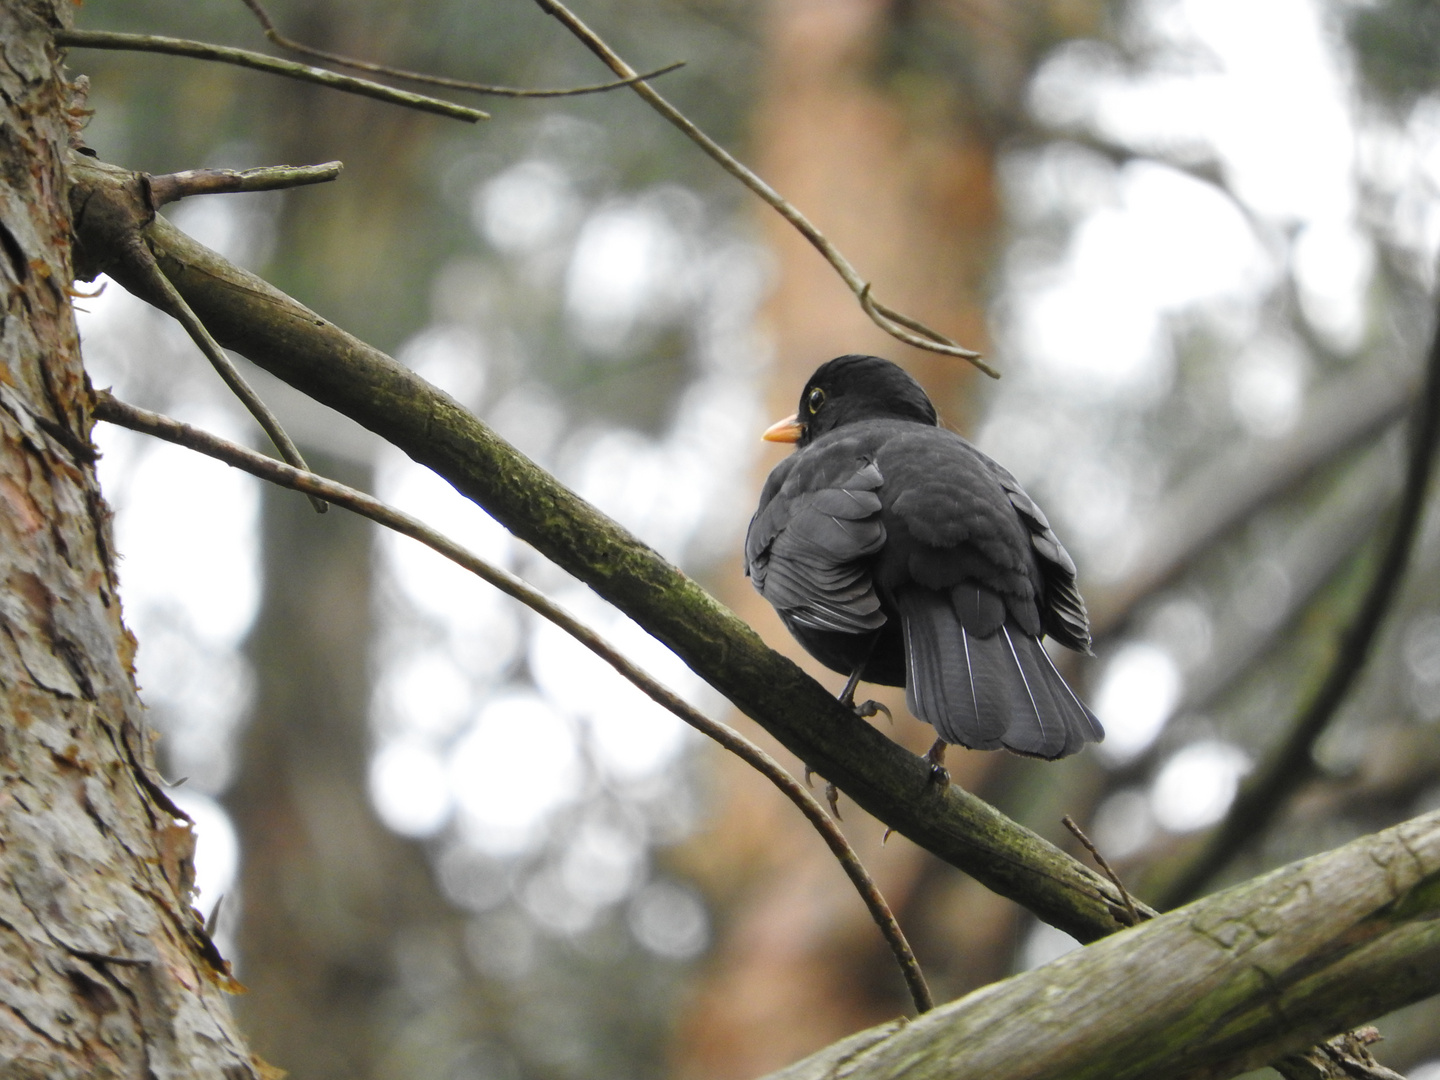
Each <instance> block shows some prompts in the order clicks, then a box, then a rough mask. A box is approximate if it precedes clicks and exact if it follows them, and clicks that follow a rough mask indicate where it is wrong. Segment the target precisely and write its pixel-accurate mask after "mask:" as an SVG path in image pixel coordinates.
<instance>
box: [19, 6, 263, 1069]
mask: <svg viewBox="0 0 1440 1080" xmlns="http://www.w3.org/2000/svg"><path fill="white" fill-rule="evenodd" d="M72 10H73V6H72V4H71V3H70V2H69V0H3V2H0V41H3V42H4V43H5V49H4V62H3V63H0V136H3V137H0V170H3V183H0V249H3V255H0V283H3V288H4V293H5V297H4V313H3V315H0V581H3V589H0V1075H3V1076H5V1077H7V1078H10V1077H14V1078H29V1077H42V1076H43V1077H117V1078H118V1077H134V1078H135V1080H150V1078H153V1077H158V1078H168V1077H182V1076H183V1077H187V1078H189V1077H197V1078H210V1077H215V1078H224V1080H242V1078H247V1077H263V1076H265V1075H267V1072H268V1070H267V1067H266V1066H264V1065H263V1064H262V1063H260V1062H259V1061H257V1060H256V1059H253V1058H252V1057H251V1055H250V1053H249V1051H248V1050H247V1049H246V1046H245V1043H244V1041H243V1039H242V1038H241V1037H240V1035H239V1033H238V1032H237V1031H236V1029H235V1026H234V1023H233V1021H232V1019H231V1016H230V1009H229V1005H228V1004H227V1003H226V1000H225V997H224V993H223V987H224V986H225V985H226V984H227V982H228V978H229V977H228V974H227V972H226V970H225V968H224V963H223V961H222V960H221V959H220V957H219V955H218V954H217V953H216V951H215V949H214V946H213V945H212V944H210V941H209V939H208V938H207V937H206V935H205V932H204V928H203V926H202V924H201V922H200V919H199V916H198V915H197V914H196V913H195V912H194V910H193V909H192V907H191V906H190V900H191V886H192V883H193V867H192V865H191V854H192V852H193V850H194V843H195V840H194V835H193V833H192V831H191V828H190V825H189V823H188V822H186V821H184V820H183V819H181V816H180V815H179V812H178V811H177V810H176V809H175V807H174V806H173V805H172V804H171V802H170V800H169V799H168V798H167V797H166V795H165V793H164V790H163V788H162V786H161V785H160V783H159V781H158V777H157V774H156V773H155V771H154V768H153V766H152V764H151V744H150V739H149V735H148V732H147V728H146V725H145V716H144V709H143V706H142V705H141V704H140V700H139V698H138V697H137V695H136V688H135V684H134V678H133V672H132V668H131V660H132V658H133V655H134V651H135V641H134V639H133V638H132V637H131V636H130V634H129V632H128V631H127V630H126V629H125V627H124V624H123V622H122V620H121V611H120V601H119V596H118V594H117V592H116V583H115V571H114V562H113V557H112V551H111V547H110V536H109V511H108V509H107V508H106V506H105V504H104V501H103V500H102V499H101V496H100V489H99V485H98V483H97V481H96V478H95V469H94V462H95V454H94V451H93V448H92V447H91V445H90V439H89V430H90V419H89V415H88V412H87V404H86V403H87V400H88V391H87V387H86V382H85V375H84V372H83V370H82V368H81V363H80V348H79V340H78V338H77V336H76V331H75V321H74V317H73V315H72V312H71V306H70V297H69V295H68V289H69V284H70V282H71V281H72V280H73V275H72V273H71V266H70V253H69V237H70V211H69V205H68V201H67V181H66V174H65V168H64V154H65V148H66V144H67V141H68V137H69V135H70V130H69V121H70V120H71V119H72V118H73V117H74V116H75V113H73V112H71V109H72V108H73V107H74V106H73V104H72V96H71V95H72V87H71V86H70V85H69V84H68V83H67V82H66V80H65V79H64V77H63V74H62V72H61V69H60V66H59V63H58V60H57V57H56V53H55V50H54V47H53V45H52V43H51V34H52V32H53V31H54V30H55V29H56V28H57V27H59V26H61V25H62V23H63V22H65V21H68V20H69V18H70V14H71V11H72Z"/></svg>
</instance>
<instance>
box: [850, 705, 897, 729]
mask: <svg viewBox="0 0 1440 1080" xmlns="http://www.w3.org/2000/svg"><path fill="white" fill-rule="evenodd" d="M852 708H854V710H855V715H856V716H858V717H860V719H861V720H869V719H870V718H871V717H872V716H879V715H880V714H881V713H884V714H885V719H886V720H889V721H890V723H892V724H893V723H895V717H894V716H892V715H891V713H890V707H889V706H888V705H886V704H885V703H884V702H880V701H862V702H861V703H860V704H859V705H854V706H852Z"/></svg>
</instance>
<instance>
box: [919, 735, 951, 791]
mask: <svg viewBox="0 0 1440 1080" xmlns="http://www.w3.org/2000/svg"><path fill="white" fill-rule="evenodd" d="M948 745H949V744H948V743H946V742H945V740H944V739H936V740H935V745H934V746H932V747H930V749H929V750H927V751H926V752H925V760H926V761H928V762H929V763H930V783H932V784H934V785H935V786H936V787H942V788H944V787H949V786H950V770H949V769H947V768H945V748H946V746H948Z"/></svg>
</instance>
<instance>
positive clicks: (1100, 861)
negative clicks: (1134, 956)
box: [1060, 814, 1140, 926]
mask: <svg viewBox="0 0 1440 1080" xmlns="http://www.w3.org/2000/svg"><path fill="white" fill-rule="evenodd" d="M1060 823H1061V824H1062V825H1064V826H1065V827H1066V828H1067V829H1069V830H1070V832H1071V833H1072V834H1073V835H1074V837H1075V839H1076V840H1079V841H1080V843H1081V844H1082V845H1084V848H1085V850H1086V851H1088V852H1090V857H1091V858H1092V859H1094V860H1095V865H1097V866H1098V867H1100V869H1101V870H1102V871H1104V874H1105V876H1106V877H1108V878H1109V879H1110V884H1111V885H1114V886H1115V889H1116V891H1117V892H1119V893H1120V899H1121V900H1123V901H1124V902H1125V914H1127V915H1128V916H1130V925H1131V926H1138V925H1139V924H1140V912H1139V911H1138V910H1137V909H1136V907H1135V900H1134V898H1133V897H1132V896H1131V895H1130V890H1129V889H1127V888H1125V883H1124V882H1123V881H1121V880H1120V875H1119V874H1117V873H1115V871H1114V870H1113V869H1111V867H1110V864H1109V863H1108V862H1106V861H1105V856H1104V855H1101V854H1100V849H1099V848H1097V847H1096V846H1095V843H1094V841H1092V840H1091V839H1090V837H1088V836H1086V835H1085V830H1084V829H1082V828H1080V826H1079V825H1077V824H1075V819H1074V818H1072V817H1071V816H1070V815H1069V814H1066V815H1065V816H1064V817H1062V818H1061V819H1060Z"/></svg>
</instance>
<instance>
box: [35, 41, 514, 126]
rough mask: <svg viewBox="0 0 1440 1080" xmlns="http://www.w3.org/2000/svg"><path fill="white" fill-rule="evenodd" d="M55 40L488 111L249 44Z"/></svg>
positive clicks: (401, 101)
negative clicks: (206, 62)
mask: <svg viewBox="0 0 1440 1080" xmlns="http://www.w3.org/2000/svg"><path fill="white" fill-rule="evenodd" d="M55 44H57V45H63V46H66V47H67V48H80V49H120V50H124V51H127V52H155V53H165V54H167V55H169V56H188V57H191V58H192V59H195V60H214V61H217V62H218V63H222V64H234V65H236V66H237V67H245V68H253V69H254V70H256V71H265V72H268V73H270V74H271V75H283V76H285V77H286V78H287V79H299V80H301V81H302V82H312V83H319V84H320V85H321V86H328V87H330V88H331V89H332V90H343V91H344V92H346V93H348V94H359V95H360V96H361V97H370V98H375V99H376V100H377V101H385V102H389V103H390V104H391V105H403V106H405V107H406V108H409V109H419V110H420V111H421V112H431V113H438V114H439V115H441V116H448V117H450V118H451V119H454V120H465V121H468V122H469V123H472V124H473V123H474V122H475V121H477V120H489V119H490V114H489V113H487V112H484V111H483V110H481V109H472V108H470V107H468V106H466V105H457V104H455V102H453V101H442V100H441V99H440V98H433V97H426V96H425V95H424V94H412V93H410V91H408V90H397V89H395V88H394V87H393V86H384V85H382V84H380V83H377V82H371V81H370V80H369V79H357V78H356V77H355V76H353V75H340V74H338V73H336V72H334V71H326V70H325V69H324V68H317V67H311V66H310V65H308V64H297V63H295V62H294V61H292V60H278V59H276V58H275V57H273V56H266V55H265V54H264V53H257V52H251V51H250V50H249V49H235V48H232V47H230V46H228V45H212V44H210V43H209V42H206V41H186V40H184V39H183V38H172V37H160V36H159V35H156V34H118V33H111V32H110V31H105V30H57V31H55Z"/></svg>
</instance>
